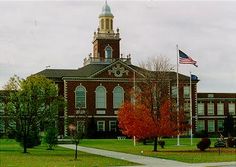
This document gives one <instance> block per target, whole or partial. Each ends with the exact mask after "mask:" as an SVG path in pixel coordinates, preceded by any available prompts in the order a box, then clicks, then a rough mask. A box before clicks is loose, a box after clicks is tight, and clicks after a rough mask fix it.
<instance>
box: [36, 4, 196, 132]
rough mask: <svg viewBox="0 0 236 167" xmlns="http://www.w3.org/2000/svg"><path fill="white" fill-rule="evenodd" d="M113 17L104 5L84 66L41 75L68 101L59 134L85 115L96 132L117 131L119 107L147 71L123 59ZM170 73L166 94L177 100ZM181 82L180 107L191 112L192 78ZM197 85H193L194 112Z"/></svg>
mask: <svg viewBox="0 0 236 167" xmlns="http://www.w3.org/2000/svg"><path fill="white" fill-rule="evenodd" d="M113 18H114V16H113V14H112V13H111V9H110V7H109V6H108V5H107V3H105V5H104V6H103V8H102V13H101V14H100V15H99V28H98V29H97V32H94V36H93V54H90V55H89V57H88V58H85V59H84V66H83V67H81V68H79V69H74V70H68V69H45V70H43V71H41V72H39V73H38V74H42V75H45V76H46V77H47V78H49V79H52V80H54V81H55V83H56V84H57V85H58V87H59V94H60V95H63V96H64V97H65V99H66V101H67V108H65V109H64V111H61V112H59V120H58V126H59V129H60V134H63V135H68V125H69V124H70V122H72V120H74V119H77V118H79V117H80V116H81V115H82V114H85V113H86V116H87V118H88V119H89V120H91V119H92V118H93V119H94V120H95V124H96V131H100V132H114V131H117V112H118V109H119V107H120V106H121V104H122V103H123V102H124V101H125V100H130V99H131V97H130V95H129V93H130V91H131V90H132V89H134V88H133V87H134V80H135V83H136V86H137V87H138V85H139V83H141V82H142V79H143V77H144V75H145V74H144V73H143V71H144V69H142V68H140V67H138V66H135V65H132V63H131V56H130V55H127V56H126V57H123V56H122V55H121V54H120V40H121V38H120V34H119V29H117V30H116V32H114V30H113ZM167 74H168V78H169V79H168V81H167V83H166V84H167V88H168V90H167V92H168V94H169V95H170V97H171V96H172V98H173V99H175V98H176V95H177V91H176V73H175V72H167ZM134 78H135V79H134ZM179 82H180V84H179V85H180V106H183V107H185V109H186V112H189V101H190V100H189V90H190V89H189V77H188V76H184V75H181V74H179ZM197 82H198V81H193V82H192V93H193V96H192V101H193V106H192V110H193V112H195V108H196V97H197V94H196V88H197ZM188 114H189V113H188ZM77 121H79V119H78V120H77ZM77 123H78V122H77ZM85 126H86V125H85ZM84 129H86V128H84ZM88 133H89V132H88Z"/></svg>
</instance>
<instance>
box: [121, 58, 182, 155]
mask: <svg viewBox="0 0 236 167" xmlns="http://www.w3.org/2000/svg"><path fill="white" fill-rule="evenodd" d="M140 66H141V67H142V70H141V72H142V74H143V77H142V78H141V79H136V80H137V83H136V86H137V87H139V88H140V89H141V91H139V92H138V91H136V90H135V91H133V92H131V96H133V97H134V98H135V100H133V104H129V103H128V104H127V106H126V105H124V106H123V107H122V108H121V110H120V111H121V114H119V115H120V116H121V117H122V116H123V117H124V118H119V120H120V121H119V125H120V127H121V129H122V128H123V129H122V132H123V133H125V134H127V135H129V136H130V135H131V136H132V135H133V136H135V137H137V138H145V137H146V138H153V139H154V149H153V151H157V143H158V138H159V137H161V136H173V135H177V133H178V132H180V131H181V130H184V129H186V128H185V127H186V126H185V125H184V124H183V123H182V122H184V113H183V112H182V111H179V112H176V109H175V108H173V107H172V106H173V105H172V102H171V101H170V100H169V99H170V95H169V85H170V78H171V77H170V75H171V74H172V72H171V70H172V69H173V66H172V65H171V64H170V63H169V60H168V59H167V58H165V57H156V58H149V60H148V61H147V62H146V63H144V62H143V63H142V64H141V65H140ZM128 111H134V112H133V114H135V115H133V114H131V113H130V112H128ZM170 111H172V112H170ZM140 113H141V114H140ZM126 114H128V115H129V117H130V118H132V119H133V120H134V122H132V119H130V121H128V122H129V123H130V124H131V125H132V126H133V127H130V126H129V125H127V123H125V121H124V120H126V119H127V117H126V116H124V115H126ZM144 115H145V116H144ZM128 120H129V119H128ZM177 120H178V122H179V126H178V127H177V126H176V125H177ZM122 121H124V122H123V123H122ZM126 121H127V120H126ZM144 121H145V123H144ZM122 124H123V125H122ZM140 124H142V125H140ZM143 124H146V125H148V126H145V125H143ZM149 124H151V125H149ZM180 125H181V126H180ZM137 129H138V130H139V133H137V132H136V131H137ZM141 134H143V136H142V135H141ZM136 135H138V136H136Z"/></svg>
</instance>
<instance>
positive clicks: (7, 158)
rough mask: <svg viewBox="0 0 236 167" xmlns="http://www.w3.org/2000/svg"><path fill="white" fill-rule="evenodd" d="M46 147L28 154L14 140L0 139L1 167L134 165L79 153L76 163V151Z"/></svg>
mask: <svg viewBox="0 0 236 167" xmlns="http://www.w3.org/2000/svg"><path fill="white" fill-rule="evenodd" d="M46 149H47V147H46V146H45V145H42V146H37V147H35V148H32V149H28V152H29V153H27V154H23V153H22V151H23V150H22V148H21V147H20V146H19V144H18V143H16V142H15V141H14V140H6V139H0V166H1V167H10V166H11V167H21V166H22V167H76V166H78V167H104V166H128V165H135V164H134V163H131V162H127V161H123V160H117V159H112V158H107V157H102V156H98V155H93V154H88V153H84V152H79V158H78V160H77V161H74V151H73V150H70V149H66V148H61V147H56V148H55V150H52V151H49V150H46Z"/></svg>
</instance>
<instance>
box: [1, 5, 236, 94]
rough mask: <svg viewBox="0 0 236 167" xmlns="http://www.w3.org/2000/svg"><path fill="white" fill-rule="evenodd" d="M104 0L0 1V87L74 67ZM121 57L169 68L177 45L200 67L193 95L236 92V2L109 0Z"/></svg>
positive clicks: (87, 45) (88, 43)
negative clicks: (154, 60) (162, 61)
mask: <svg viewBox="0 0 236 167" xmlns="http://www.w3.org/2000/svg"><path fill="white" fill-rule="evenodd" d="M103 4H104V1H103V0H101V1H26V2H22V1H15V2H11V1H0V87H1V86H3V85H4V84H6V82H7V80H8V79H9V78H10V77H11V76H13V75H14V74H17V75H18V76H20V77H26V76H29V75H30V74H32V73H36V72H39V71H41V70H43V69H45V67H46V66H48V65H50V66H51V67H50V68H56V69H62V68H69V69H74V68H78V67H81V66H82V64H83V59H84V58H85V57H87V55H88V54H89V53H90V52H92V43H91V42H92V39H93V32H94V31H96V29H97V27H98V15H99V14H100V12H101V10H102V6H103ZM108 4H109V6H110V7H111V10H112V13H113V15H114V16H115V18H114V28H115V29H116V28H117V27H118V28H119V29H120V36H121V38H122V40H121V53H123V54H124V55H127V54H129V53H130V54H131V58H132V62H133V64H136V65H138V64H139V63H140V61H145V60H147V58H148V57H153V56H159V55H162V56H166V57H168V58H169V59H170V61H171V63H173V64H176V44H178V45H179V48H180V49H181V50H182V51H184V52H185V53H186V54H188V55H189V56H191V57H192V58H193V59H195V60H196V61H197V62H198V65H199V67H198V68H196V67H194V66H193V65H180V70H179V71H180V72H181V73H183V74H186V75H189V72H190V71H191V72H192V73H194V74H196V75H197V76H198V77H199V79H200V82H199V84H198V92H234V93H235V92H236V66H235V64H236V2H233V1H231V2H230V1H229V2H225V1H222V2H221V1H218V2H214V1H208V2H207V1H200V2H197V1H187V2H186V1H185V2H184V1H151V0H149V1H148V0H147V1H114V0H108Z"/></svg>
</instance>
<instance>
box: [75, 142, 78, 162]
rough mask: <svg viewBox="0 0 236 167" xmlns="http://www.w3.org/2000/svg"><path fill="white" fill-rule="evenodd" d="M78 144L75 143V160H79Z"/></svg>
mask: <svg viewBox="0 0 236 167" xmlns="http://www.w3.org/2000/svg"><path fill="white" fill-rule="evenodd" d="M77 147H78V144H77V143H75V160H77V157H78V148H77Z"/></svg>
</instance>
